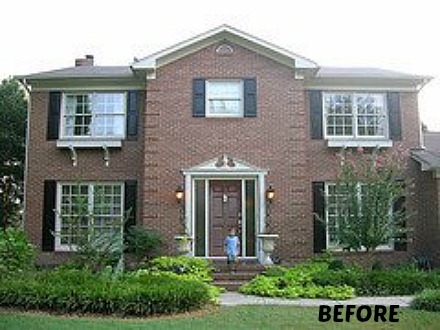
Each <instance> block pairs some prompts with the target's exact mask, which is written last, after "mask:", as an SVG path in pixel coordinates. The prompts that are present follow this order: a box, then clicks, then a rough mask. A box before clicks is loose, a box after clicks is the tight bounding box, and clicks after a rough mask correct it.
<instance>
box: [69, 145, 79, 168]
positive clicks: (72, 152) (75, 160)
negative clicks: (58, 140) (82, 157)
mask: <svg viewBox="0 0 440 330" xmlns="http://www.w3.org/2000/svg"><path fill="white" fill-rule="evenodd" d="M69 150H70V159H71V160H72V165H73V166H74V167H76V165H78V155H77V154H76V150H75V147H74V146H73V145H70V146H69Z"/></svg>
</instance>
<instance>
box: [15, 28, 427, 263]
mask: <svg viewBox="0 0 440 330" xmlns="http://www.w3.org/2000/svg"><path fill="white" fill-rule="evenodd" d="M93 62H94V58H93V56H86V57H85V58H84V59H78V60H77V61H76V63H75V66H74V67H68V68H65V69H59V70H54V71H49V72H42V73H37V74H31V75H28V76H25V77H21V79H22V81H23V83H24V84H25V85H26V86H27V87H28V88H29V89H30V113H29V134H28V149H27V167H26V223H25V227H26V230H27V231H28V233H29V234H30V237H31V239H32V241H33V243H35V244H36V245H38V246H39V247H40V248H41V253H40V261H41V262H42V263H53V262H59V261H62V260H63V259H64V258H65V256H66V255H68V251H69V250H70V249H71V248H72V246H74V245H75V241H76V240H77V239H78V235H81V231H78V230H75V231H73V230H72V226H73V224H72V218H74V216H75V214H77V213H78V212H79V210H80V209H81V207H83V206H81V205H77V202H75V201H77V200H82V201H85V204H86V207H87V208H88V212H90V214H92V213H93V222H91V221H88V220H87V218H85V219H82V226H83V227H84V232H87V228H89V227H90V226H93V227H94V228H96V229H97V230H105V229H106V228H109V227H111V226H112V224H114V220H115V219H122V218H123V217H124V210H131V213H130V219H129V221H128V223H127V224H126V225H132V224H134V223H136V224H142V225H144V226H147V227H150V228H153V229H156V230H157V231H159V232H160V233H161V234H162V235H163V236H164V238H165V239H166V242H168V250H167V252H168V253H171V252H172V246H173V238H174V236H175V235H178V234H181V233H182V231H183V228H182V227H183V226H182V225H181V224H180V221H183V222H184V226H185V227H186V231H187V232H188V234H190V235H191V236H192V237H193V240H194V242H193V244H192V251H191V252H190V253H191V255H194V256H197V257H207V258H221V257H223V240H224V238H225V236H226V235H227V231H228V229H229V227H231V226H235V227H237V229H238V232H239V235H240V239H241V242H242V244H241V249H242V251H241V256H242V257H243V258H247V259H251V260H252V259H255V260H257V259H258V258H260V257H261V245H260V244H259V242H258V240H257V235H258V234H259V233H261V232H263V231H264V230H265V227H266V224H267V222H268V221H269V220H270V229H271V232H273V233H277V234H279V239H278V242H277V250H276V256H277V257H278V258H279V259H280V260H281V261H285V262H293V261H295V260H302V259H305V258H308V257H311V256H313V255H314V253H319V252H321V251H322V250H324V249H329V248H332V247H334V246H335V237H334V226H335V224H334V222H333V221H332V209H334V208H332V207H331V205H329V204H331V203H325V202H324V201H325V200H328V201H329V200H331V195H332V193H333V189H332V181H333V180H334V179H335V175H336V170H337V167H338V165H339V164H338V159H337V157H335V154H336V153H337V152H338V151H339V150H340V148H343V147H346V148H350V147H359V146H362V147H367V148H368V147H381V148H395V147H396V146H397V145H401V146H403V147H404V148H408V149H410V148H416V147H419V146H420V125H419V114H418V107H417V93H418V91H419V89H420V88H421V87H422V86H423V85H424V84H425V83H426V82H427V81H428V79H427V78H426V77H422V76H415V75H408V74H403V73H398V72H393V71H386V70H380V69H371V68H326V67H320V66H319V65H318V64H317V63H315V62H314V61H312V60H310V59H308V58H306V57H303V56H300V55H298V54H295V53H293V52H290V51H288V50H285V49H283V48H280V47H278V46H276V45H274V44H271V43H269V42H267V41H264V40H261V39H259V38H257V37H254V36H251V35H249V34H247V33H244V32H242V31H239V30H236V29H234V28H232V27H229V26H221V27H219V28H216V29H213V30H210V31H208V32H206V33H204V34H201V35H198V36H196V37H194V38H192V39H189V40H186V41H183V42H181V43H179V44H177V45H175V46H172V47H170V48H167V49H165V50H163V51H160V52H157V53H155V54H153V55H150V56H147V57H145V58H142V59H140V60H136V61H135V62H134V63H132V64H131V65H130V66H121V67H107V66H95V65H94V63H93ZM412 170H414V171H417V165H415V163H414V164H413V166H412ZM409 175H411V174H410V173H409ZM178 187H182V189H183V191H182V192H183V196H184V197H183V201H182V203H181V204H179V203H178V202H177V201H176V196H175V192H176V189H178ZM269 189H270V190H269ZM268 190H269V191H271V192H272V191H273V192H274V193H275V197H274V199H273V201H272V202H271V203H270V209H268V206H269V203H268V201H267V200H266V193H267V192H268ZM325 195H327V197H328V198H326V196H325ZM83 204H84V203H83ZM408 208H409V209H415V210H416V209H417V205H416V203H415V202H413V200H412V199H411V197H410V198H409V200H408ZM268 211H270V214H269V217H268V216H267V215H268ZM314 213H318V214H320V215H321V216H322V217H323V218H325V219H326V221H327V225H326V224H323V223H322V222H319V221H317V220H316V219H315V217H314ZM414 214H415V215H414V216H412V218H411V219H410V221H409V222H410V225H412V226H414V228H415V234H414V241H413V244H408V245H407V246H401V245H399V246H397V245H396V246H394V247H393V246H390V248H389V249H387V250H386V251H383V253H382V256H383V258H384V260H393V261H399V260H403V259H405V258H407V257H408V256H409V255H411V254H413V253H416V252H417V251H420V250H421V249H422V248H423V244H422V243H423V232H422V231H420V230H419V229H420V228H418V227H417V221H418V220H417V219H418V218H417V215H416V213H414ZM351 256H355V254H351Z"/></svg>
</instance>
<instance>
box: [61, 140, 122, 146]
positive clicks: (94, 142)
mask: <svg viewBox="0 0 440 330" xmlns="http://www.w3.org/2000/svg"><path fill="white" fill-rule="evenodd" d="M121 146H122V140H121V139H114V140H113V139H112V140H109V139H98V138H96V139H95V138H90V139H84V138H69V139H67V138H63V139H59V140H57V147H58V148H70V147H74V148H103V147H107V148H120V147H121Z"/></svg>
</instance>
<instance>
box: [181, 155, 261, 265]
mask: <svg viewBox="0 0 440 330" xmlns="http://www.w3.org/2000/svg"><path fill="white" fill-rule="evenodd" d="M216 161H217V158H216V159H213V160H211V161H209V162H205V163H202V164H200V165H198V166H195V167H191V168H189V169H187V170H182V174H183V175H184V178H185V220H186V226H187V232H188V234H189V235H190V236H192V238H193V242H194V239H195V220H196V219H195V197H194V196H195V184H194V182H195V180H204V181H205V205H208V204H209V189H208V188H207V187H208V183H209V180H228V179H229V180H241V181H242V182H243V180H255V209H256V212H255V215H256V219H257V220H256V228H255V232H256V235H255V239H256V258H258V260H261V257H262V251H261V244H260V242H259V240H258V239H257V235H258V234H259V233H260V232H262V231H263V230H264V225H265V214H266V204H265V188H266V184H265V179H266V175H267V173H268V171H267V170H265V169H261V168H258V167H255V166H252V165H250V164H249V163H246V162H243V161H240V160H238V159H234V161H235V167H233V168H231V167H228V168H218V167H216V165H215V163H216ZM242 187H243V184H242ZM243 196H244V195H243V194H242V198H243ZM244 205H245V204H244V203H242V207H243V206H244ZM208 218H209V206H208V207H206V208H205V256H199V257H202V258H203V257H204V258H212V257H209V251H207V247H209V241H208V239H209V238H208V234H209V233H207V230H208V228H209V227H208V223H207V222H206V219H208ZM189 255H190V256H195V244H193V246H192V247H191V251H190V253H189ZM215 258H223V259H224V258H225V257H215ZM247 258H249V259H255V257H244V258H243V259H247Z"/></svg>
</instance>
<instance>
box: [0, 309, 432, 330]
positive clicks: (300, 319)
mask: <svg viewBox="0 0 440 330" xmlns="http://www.w3.org/2000/svg"><path fill="white" fill-rule="evenodd" d="M398 311H399V313H398V318H399V322H398V323H388V322H387V323H375V322H374V321H371V320H370V321H369V322H365V323H360V322H357V321H353V322H350V323H346V322H344V323H334V322H327V323H320V322H318V308H314V307H313V308H312V307H293V306H262V305H259V306H238V307H219V308H214V309H211V310H206V311H203V312H196V313H191V314H183V315H177V316H173V317H159V318H150V319H140V318H138V319H133V318H131V319H118V318H111V317H107V318H104V317H78V316H56V315H48V314H44V313H25V312H17V311H11V310H7V309H0V328H1V329H2V330H3V329H4V330H10V329H11V330H15V329H17V330H18V329H20V330H22V329H27V330H39V329H41V330H52V329H53V330H55V329H56V330H64V329H69V330H70V329H88V330H101V329H102V330H104V329H106V330H108V329H110V330H111V329H121V330H124V329H222V330H224V329H294V328H295V329H362V330H363V329H367V330H368V329H410V330H417V329H420V330H422V329H423V330H429V329H439V324H440V313H432V312H425V311H415V310H410V309H403V308H401V309H399V310H398Z"/></svg>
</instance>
